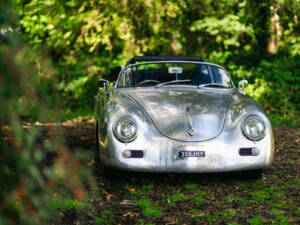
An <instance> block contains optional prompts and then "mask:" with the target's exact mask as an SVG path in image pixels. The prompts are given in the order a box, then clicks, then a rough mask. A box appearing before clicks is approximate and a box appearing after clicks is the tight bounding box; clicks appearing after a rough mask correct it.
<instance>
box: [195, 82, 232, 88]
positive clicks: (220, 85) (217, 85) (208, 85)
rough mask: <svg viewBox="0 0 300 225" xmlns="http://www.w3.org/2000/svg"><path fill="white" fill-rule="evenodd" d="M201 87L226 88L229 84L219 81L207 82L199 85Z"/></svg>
mask: <svg viewBox="0 0 300 225" xmlns="http://www.w3.org/2000/svg"><path fill="white" fill-rule="evenodd" d="M199 87H224V88H229V87H228V86H226V85H224V84H218V83H207V84H200V85H198V88H199Z"/></svg>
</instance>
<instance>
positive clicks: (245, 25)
mask: <svg viewBox="0 0 300 225" xmlns="http://www.w3.org/2000/svg"><path fill="white" fill-rule="evenodd" d="M17 3H18V4H17V6H18V7H16V10H15V11H16V12H18V14H19V16H20V26H21V33H22V34H23V37H25V38H26V40H28V41H29V43H31V45H32V46H33V47H34V48H35V49H40V48H42V49H44V50H45V51H46V52H48V55H49V56H50V57H51V59H52V61H53V63H54V65H55V76H56V79H57V81H58V83H57V85H56V87H57V89H59V90H60V94H61V96H62V97H63V99H64V103H65V105H66V106H67V107H65V113H64V118H70V117H72V116H76V115H79V114H85V115H88V114H91V112H92V110H91V109H92V107H93V103H94V100H93V96H94V95H95V93H96V91H97V79H99V78H100V77H103V76H104V74H108V73H109V69H110V68H112V67H114V66H116V65H121V64H123V63H124V62H125V61H126V59H128V58H129V57H132V56H134V55H174V54H175V55H201V56H202V57H204V58H207V59H209V60H210V61H212V62H216V63H221V64H223V65H224V66H225V67H228V68H229V70H231V72H232V74H233V78H234V80H237V79H240V78H245V77H247V78H248V79H250V81H251V82H252V85H250V87H249V94H250V95H251V96H254V97H255V98H256V99H258V100H259V102H260V103H261V104H262V105H263V106H264V107H266V109H267V112H269V113H270V114H274V116H273V117H274V118H275V119H277V118H278V116H279V117H280V120H285V121H286V120H292V119H291V118H294V117H295V115H296V114H297V113H298V111H299V106H298V105H295V104H297V102H299V94H298V93H297V92H299V91H298V90H299V88H298V86H299V81H298V78H297V76H296V75H297V74H298V73H299V71H298V70H297V69H296V68H298V67H299V65H297V61H298V62H299V54H300V49H299V46H300V39H299V24H300V23H299V22H298V17H297V15H299V13H300V7H299V4H297V1H293V0H288V1H278V2H277V1H263V2H262V1H256V0H243V1H238V0H222V1H218V3H217V4H216V3H215V2H213V1H204V0H196V1H190V0H184V1H178V0H171V1H167V2H166V3H165V2H164V1H161V0H151V1H140V0H139V1H121V2H120V1H117V0H112V1H93V0H88V1H81V0H72V1H51V0H49V1H44V0H30V1H22V0H18V1H17ZM275 14H276V15H279V22H280V26H281V36H280V40H279V43H278V46H279V49H280V51H281V52H284V56H283V55H282V54H277V55H275V56H274V57H272V58H270V57H268V53H267V45H268V41H269V40H270V39H269V38H270V37H275V36H276V35H277V34H276V33H272V34H271V33H270V32H271V29H273V28H272V26H273V24H272V23H271V17H273V16H275ZM274 35H275V36H274ZM278 52H279V51H278ZM36 61H38V60H36ZM271 73H272V74H271ZM274 74H275V75H274ZM290 82H295V83H293V84H294V86H293V87H289V85H290V84H291V83H290ZM297 85H298V86H297ZM277 87H283V88H280V89H278V88H277ZM286 95H287V96H286ZM286 100H287V101H288V103H287V104H285V102H286ZM273 103H276V104H273ZM88 111H89V112H88Z"/></svg>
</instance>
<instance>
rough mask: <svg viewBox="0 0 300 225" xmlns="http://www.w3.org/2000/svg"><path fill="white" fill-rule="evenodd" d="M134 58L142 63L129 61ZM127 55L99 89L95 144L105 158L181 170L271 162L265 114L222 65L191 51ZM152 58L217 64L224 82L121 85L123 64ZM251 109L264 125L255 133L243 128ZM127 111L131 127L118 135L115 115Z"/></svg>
mask: <svg viewBox="0 0 300 225" xmlns="http://www.w3.org/2000/svg"><path fill="white" fill-rule="evenodd" d="M139 59H140V61H146V62H143V63H135V61H137V60H139ZM131 62H133V64H132V65H127V66H125V67H124V68H122V70H121V72H120V73H119V78H118V80H117V81H116V83H115V85H114V86H113V87H112V88H111V89H110V90H107V88H104V89H105V90H104V89H103V88H100V89H99V90H100V91H99V92H98V95H97V103H96V120H97V145H98V146H99V156H100V159H101V161H102V163H103V164H104V165H106V166H110V167H115V168H119V169H125V170H133V171H142V172H180V173H181V172H182V173H186V172H227V171H242V170H256V169H263V168H265V167H267V166H269V165H270V164H271V163H272V160H273V152H274V139H273V133H272V128H271V124H270V121H269V119H268V117H267V115H266V113H265V112H264V110H263V109H262V108H261V107H260V106H259V105H258V104H257V103H256V102H255V101H254V100H253V99H252V98H251V97H249V96H248V95H246V94H245V92H244V91H243V90H239V89H237V88H235V86H234V84H233V82H232V81H231V78H230V76H229V74H228V73H227V72H226V70H224V69H223V68H222V67H220V66H218V65H214V64H210V63H207V62H204V61H203V60H195V59H194V58H192V57H190V58H189V57H184V58H180V57H178V58H176V57H169V58H168V57H161V58H160V57H156V58H151V57H149V58H147V57H140V58H139V57H135V58H134V60H131ZM155 63H161V64H164V63H171V64H172V65H174V64H176V65H177V64H179V65H183V64H184V63H190V64H195V66H199V65H200V64H201V65H206V66H207V68H209V66H215V67H218V68H219V69H222V70H224V71H225V72H226V73H227V75H228V77H229V80H228V84H229V86H230V87H228V88H218V87H213V86H212V87H209V86H207V87H201V85H199V86H195V85H189V84H181V83H177V82H176V83H172V82H171V83H170V82H169V83H170V85H161V86H160V85H159V84H156V85H150V86H143V85H142V86H141V87H136V86H135V87H126V86H120V84H121V82H122V79H123V78H124V76H126V74H125V73H126V71H127V70H126V69H128V68H133V67H134V66H140V65H142V66H143V65H147V64H155ZM172 68H175V69H172ZM172 68H171V70H176V68H177V70H178V68H180V67H172ZM207 71H208V72H207V74H208V73H210V72H211V69H207ZM169 72H170V69H169ZM179 72H180V71H179ZM222 72H223V71H222ZM223 73H224V72H223ZM122 76H123V78H122ZM176 76H177V75H176ZM124 79H125V78H124ZM176 79H177V78H176ZM226 79H227V78H226ZM102 82H103V80H102ZM140 83H143V82H140ZM106 85H108V82H106V81H105V86H106ZM241 86H243V82H242V83H241ZM249 116H250V117H251V116H252V117H258V118H260V120H261V121H262V122H263V124H264V126H265V131H264V132H265V134H264V136H263V138H261V139H260V140H251V139H249V138H248V137H247V136H245V133H244V132H243V123H244V121H245V120H246V119H247V118H248V117H249ZM127 117H128V118H131V120H132V121H133V122H134V123H135V125H136V133H135V136H134V138H133V140H129V141H122V140H121V141H120V139H118V138H117V136H116V133H115V132H116V131H115V129H116V128H115V126H116V123H117V121H118V120H120V118H125V119H126V118H127Z"/></svg>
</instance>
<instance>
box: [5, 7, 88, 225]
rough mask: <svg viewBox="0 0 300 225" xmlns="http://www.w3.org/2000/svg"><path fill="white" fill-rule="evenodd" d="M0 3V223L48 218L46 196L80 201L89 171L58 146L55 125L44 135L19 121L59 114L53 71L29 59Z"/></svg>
mask: <svg viewBox="0 0 300 225" xmlns="http://www.w3.org/2000/svg"><path fill="white" fill-rule="evenodd" d="M3 6H4V7H6V9H5V10H6V11H5V14H2V13H1V19H0V30H1V31H4V32H3V33H1V35H0V67H1V70H0V102H1V105H0V154H1V157H0V179H1V182H0V199H1V207H0V223H1V224H3V225H7V224H20V225H22V224H31V225H34V224H48V223H51V221H52V222H53V221H54V220H56V219H57V217H56V216H57V215H58V212H57V211H56V210H53V207H52V205H51V203H52V202H53V201H52V200H54V199H56V200H57V201H62V199H71V198H78V199H77V203H78V204H79V205H80V204H81V203H79V201H82V200H83V199H84V197H87V196H86V194H85V193H86V192H85V190H84V188H83V185H82V182H84V183H85V184H86V185H87V186H89V185H90V181H91V180H90V176H89V175H88V174H89V172H88V171H86V169H85V168H83V167H82V166H80V165H78V162H80V161H81V160H84V159H81V158H80V157H78V156H76V155H75V154H72V153H70V152H69V151H68V149H67V148H66V147H65V146H64V144H63V139H62V138H61V137H62V131H61V130H59V129H57V130H53V131H52V132H53V136H49V137H46V138H41V137H44V136H45V134H44V133H43V131H42V128H41V127H39V126H24V121H31V122H34V121H35V122H36V124H39V122H55V121H57V118H59V115H60V113H59V106H60V102H59V98H57V94H56V91H55V87H54V85H55V76H54V74H55V73H54V72H53V70H52V67H51V65H50V64H49V62H47V60H42V57H40V61H39V64H38V66H37V67H36V66H34V65H33V63H32V59H33V58H36V57H37V56H35V54H34V53H33V52H32V50H31V49H30V47H28V46H27V45H26V44H25V43H24V42H23V41H22V39H21V38H20V36H19V35H18V34H17V33H16V32H15V31H14V30H13V29H14V28H15V27H14V22H13V21H14V17H13V15H12V14H11V10H10V7H11V8H12V7H13V4H10V3H9V2H8V3H7V2H3V1H0V9H1V12H2V9H3ZM7 28H9V29H7ZM49 158H50V159H49ZM81 174H85V176H81ZM73 203H75V202H73ZM77 203H76V204H77ZM78 204H77V206H78ZM77 206H76V207H77ZM56 222H58V223H59V221H56Z"/></svg>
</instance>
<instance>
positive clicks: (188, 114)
mask: <svg viewBox="0 0 300 225" xmlns="http://www.w3.org/2000/svg"><path fill="white" fill-rule="evenodd" d="M186 115H187V120H188V123H189V127H190V129H189V131H188V133H189V135H190V136H193V135H194V134H195V130H194V128H193V123H192V117H191V109H190V106H188V107H186Z"/></svg>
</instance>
